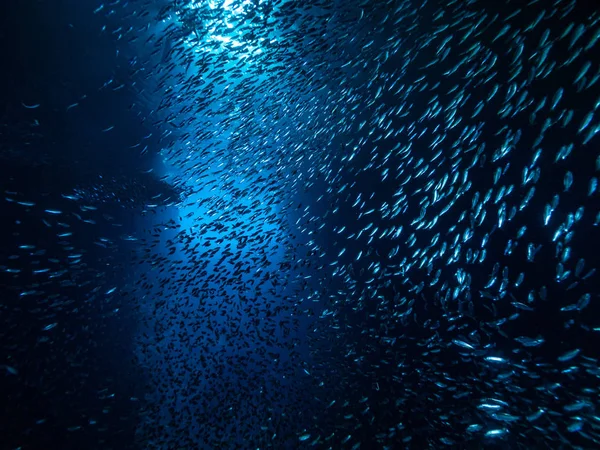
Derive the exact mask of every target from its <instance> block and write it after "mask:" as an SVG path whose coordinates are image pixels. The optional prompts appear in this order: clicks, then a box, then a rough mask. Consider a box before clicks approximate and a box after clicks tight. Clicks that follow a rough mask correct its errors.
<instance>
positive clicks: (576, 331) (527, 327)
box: [0, 0, 600, 450]
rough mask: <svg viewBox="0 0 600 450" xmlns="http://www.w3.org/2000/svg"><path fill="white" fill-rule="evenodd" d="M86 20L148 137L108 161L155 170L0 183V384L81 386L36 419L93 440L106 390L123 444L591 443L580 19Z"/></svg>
mask: <svg viewBox="0 0 600 450" xmlns="http://www.w3.org/2000/svg"><path fill="white" fill-rule="evenodd" d="M85 9H86V14H87V15H89V16H90V17H93V18H94V20H96V22H95V23H98V21H99V22H101V23H102V25H101V26H100V27H99V28H98V30H95V31H97V33H98V35H99V36H101V37H102V38H103V39H110V40H111V42H116V46H117V48H118V54H117V55H116V56H115V57H116V58H119V60H120V61H122V64H123V65H125V66H126V67H127V73H128V76H127V77H113V78H110V79H107V80H106V81H105V82H103V83H102V84H100V85H98V86H97V87H96V91H97V92H100V93H102V95H107V96H109V95H121V92H128V93H130V94H132V95H134V96H135V98H136V99H137V100H136V102H135V103H134V104H132V105H131V106H130V109H131V111H133V114H135V115H136V116H137V117H138V118H139V121H140V123H142V124H144V126H147V127H148V129H149V130H152V133H154V134H152V135H151V134H148V135H147V136H146V137H144V138H143V139H142V140H140V141H135V142H131V143H130V144H129V145H126V146H124V148H123V150H122V151H123V153H128V154H136V155H138V154H139V155H140V157H148V155H151V156H152V157H154V158H155V161H156V164H155V165H154V166H153V167H151V168H149V169H148V168H147V167H144V169H143V170H140V172H141V174H138V175H136V176H135V178H134V179H133V181H122V178H120V177H117V176H114V177H96V178H94V179H89V180H86V182H85V183H84V182H81V183H79V184H77V185H74V186H69V188H68V189H67V188H65V189H64V190H62V189H61V190H57V191H55V192H49V193H47V194H44V195H38V194H36V193H35V192H33V191H31V192H20V191H18V190H13V189H12V188H11V187H10V186H11V185H10V184H9V183H8V181H6V182H5V188H4V192H3V197H4V198H3V206H2V208H3V209H4V210H5V211H9V210H10V211H11V213H10V214H11V215H13V216H15V217H19V224H17V225H14V226H15V227H18V226H21V227H27V226H29V225H28V224H36V225H35V226H38V225H39V227H40V228H39V229H40V230H41V231H39V232H36V233H33V232H30V233H27V232H26V231H24V232H23V233H21V234H19V233H17V234H16V235H14V234H13V237H12V238H10V239H9V238H7V239H5V240H3V241H2V242H3V249H2V252H1V253H0V272H2V280H3V281H2V283H3V284H4V286H5V287H6V292H7V294H6V297H7V300H6V305H5V307H3V310H2V313H1V314H2V323H4V324H5V326H4V327H3V328H4V329H3V330H2V331H0V342H1V346H2V354H3V356H2V358H3V360H0V367H1V368H2V369H3V371H4V372H5V373H6V377H5V378H6V379H7V380H11V381H10V382H11V383H39V384H40V385H43V389H44V390H46V389H47V390H48V391H52V390H60V389H64V388H63V387H61V386H62V384H61V383H64V380H77V381H73V382H72V383H71V382H69V383H71V385H72V386H73V387H72V388H68V389H66V390H67V391H68V393H67V394H65V397H64V398H65V400H64V402H65V404H66V405H69V402H70V401H71V400H69V399H70V398H72V397H73V398H76V397H77V393H76V392H77V388H76V387H75V386H81V389H87V390H89V391H91V392H94V393H95V394H94V395H96V397H97V402H98V405H96V406H93V405H91V404H90V406H89V408H90V411H96V410H93V409H91V408H98V409H97V410H98V414H92V413H91V412H87V410H85V411H83V412H82V413H81V416H82V417H85V420H83V421H82V422H78V423H66V424H60V425H56V426H61V427H63V428H66V429H67V432H68V433H70V434H72V435H75V434H77V433H83V432H93V433H97V434H95V435H94V436H97V439H98V443H99V444H98V445H100V447H99V448H118V447H113V446H112V444H111V446H109V445H108V444H105V446H103V442H104V439H105V435H108V434H114V433H117V432H118V430H115V428H114V427H115V425H114V422H110V421H109V417H111V416H114V417H119V414H120V413H119V406H118V403H116V402H118V401H123V402H129V403H132V402H133V403H135V405H137V406H136V408H138V409H137V411H138V412H137V414H138V423H137V425H136V445H138V446H139V447H138V448H146V449H218V448H220V449H234V448H240V449H268V448H272V449H288V448H289V449H303V448H307V449H312V448H315V449H321V448H322V449H352V450H357V449H359V448H360V449H399V448H414V449H424V448H431V449H439V448H487V447H488V446H489V447H490V448H519V449H531V448H579V449H588V448H597V447H600V410H599V408H598V399H599V398H600V392H599V390H600V365H599V358H600V315H599V314H598V313H599V312H600V309H599V302H600V298H599V294H600V290H599V289H598V286H600V284H599V283H600V279H599V276H598V273H597V268H598V266H599V263H600V255H599V253H598V251H597V248H598V243H599V242H600V240H599V233H598V229H599V226H600V208H599V207H600V201H599V187H598V178H599V177H600V151H599V149H600V137H599V136H597V134H598V132H599V131H600V111H598V109H599V107H600V83H598V80H599V79H600V43H599V41H600V7H594V6H593V2H585V1H583V0H550V1H542V0H531V1H528V2H527V1H523V2H521V1H516V0H502V1H498V2H484V1H482V0H385V1H377V2H376V1H372V0H361V1H359V0H348V1H340V0H327V1H325V0H314V1H313V0H308V1H299V0H287V1H286V0H202V1H200V0H197V1H189V0H186V1H183V0H173V1H164V2H155V1H151V0H129V1H126V0H116V1H114V2H112V3H102V4H100V3H99V2H96V3H94V2H89V5H87V6H86V8H85ZM88 94H89V96H90V97H91V95H92V94H91V93H88ZM88 101H90V99H89V98H85V97H82V98H80V99H79V100H78V101H77V102H75V103H73V102H71V101H69V102H66V103H65V105H64V111H63V112H64V113H65V114H77V113H78V112H79V111H82V110H84V109H85V108H86V102H88ZM44 107H45V105H44V103H43V102H36V100H35V98H28V99H24V100H23V102H22V105H20V108H22V110H23V114H27V115H28V116H27V117H30V118H31V120H34V119H35V118H36V117H37V116H36V114H38V113H39V112H40V111H43V109H44ZM93 126H94V127H95V132H96V133H97V135H98V136H101V137H102V138H103V139H104V138H107V139H110V135H111V133H118V132H120V124H119V122H118V121H114V122H103V121H101V122H99V123H95V124H93ZM1 151H2V152H4V150H1ZM6 158H8V156H6ZM0 159H1V158H0ZM50 167H51V164H50ZM148 180H153V181H152V182H150V181H148ZM151 183H156V187H155V186H153V187H149V186H150V184H151ZM165 186H168V187H167V188H165ZM15 189H16V188H15ZM117 215H123V216H124V217H125V216H126V217H128V218H129V219H127V220H128V221H129V222H125V221H123V223H121V221H120V220H118V219H116V216H117ZM131 224H134V225H131ZM31 226H34V225H31ZM78 230H86V231H85V233H86V234H85V235H83V234H82V233H84V232H83V231H81V232H79V231H78ZM89 233H92V235H93V236H95V237H94V238H93V239H89V238H88V237H87V236H88V235H89ZM84 236H86V237H84ZM3 292H4V291H3ZM75 292H77V294H75ZM122 316H125V317H126V318H127V320H131V321H132V322H131V323H135V325H134V326H131V327H122V329H121V328H119V329H118V330H116V331H115V330H114V329H113V327H114V325H111V324H115V323H117V321H118V320H121V319H119V318H120V317H122ZM25 317H27V324H28V325H27V326H23V325H22V323H23V320H25V319H24V318H25ZM32 318H33V319H32ZM75 319H76V320H77V321H78V322H79V323H80V326H79V325H78V328H76V329H75V328H70V326H69V323H70V321H72V320H75ZM88 327H90V328H88ZM90 329H93V330H95V331H94V332H93V333H92V332H91V331H89V330H90ZM124 335H131V339H132V342H133V344H131V345H127V344H123V350H122V351H123V353H124V354H128V355H131V356H130V359H131V360H132V361H133V362H132V367H133V368H134V369H132V370H137V371H138V372H136V373H140V374H143V381H139V385H140V386H142V385H143V386H144V390H143V394H140V395H139V396H138V394H134V393H133V391H132V394H131V395H129V396H126V397H127V398H125V397H124V398H122V399H119V398H118V395H117V396H115V394H114V390H111V389H112V386H113V383H117V382H118V381H115V380H114V378H118V376H116V375H114V374H116V373H119V372H118V370H119V368H118V367H113V368H112V369H110V368H108V367H103V368H102V369H98V374H101V375H98V377H99V378H100V379H102V380H103V381H102V382H93V381H91V380H92V379H94V380H96V379H97V378H94V377H95V376H94V377H92V376H89V377H88V375H86V373H87V372H86V371H85V370H84V368H87V367H88V366H89V365H94V364H95V361H99V360H102V357H103V356H102V355H101V353H102V351H101V348H102V342H103V341H102V340H103V339H105V337H106V336H112V338H111V339H113V338H116V337H117V336H124ZM106 339H108V338H106ZM23 342H26V344H23ZM66 348H68V349H69V350H65V349H66ZM65 352H67V353H66V354H68V355H69V356H68V357H65V360H64V363H61V369H58V370H53V371H52V372H50V371H49V370H48V369H47V368H46V367H47V366H48V364H50V365H52V364H53V362H52V361H55V362H56V361H63V360H62V359H61V358H62V357H61V356H59V355H62V354H64V353H65ZM56 358H58V359H56ZM86 370H87V369H86ZM104 371H105V372H106V373H105V372H104ZM141 376H142V375H140V377H141ZM40 379H43V381H40ZM88 379H89V380H88ZM53 380H54V381H53ZM56 380H61V381H60V382H58V381H56ZM94 383H96V384H94ZM47 386H48V387H47ZM132 389H133V388H132ZM136 389H139V387H138V388H136ZM86 392H87V391H86ZM136 392H138V391H136ZM111 395H112V396H111ZM18 401H19V399H18V398H14V403H18ZM73 401H75V400H73ZM100 411H101V412H100ZM37 420H38V421H42V422H40V423H43V421H44V420H45V418H44V417H38V418H37ZM36 426H42V425H40V424H37V425H36V423H35V422H32V423H31V428H29V429H28V431H27V434H28V435H30V434H35V433H36V431H35V430H36ZM90 430H91V431H90ZM19 438H20V437H19V436H17V438H16V439H15V440H14V442H15V445H14V446H13V447H11V448H20V447H19V445H18V442H19ZM11 442H13V441H11ZM22 448H23V449H25V448H28V447H27V446H23V447H22ZM65 448H66V447H65ZM80 448H84V447H80ZM85 448H90V447H85Z"/></svg>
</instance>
